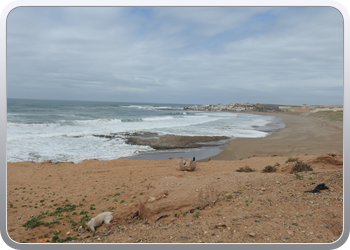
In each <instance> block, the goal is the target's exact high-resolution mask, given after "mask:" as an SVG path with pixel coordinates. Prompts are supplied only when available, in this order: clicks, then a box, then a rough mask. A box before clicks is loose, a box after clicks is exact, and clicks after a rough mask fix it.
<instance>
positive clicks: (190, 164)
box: [179, 159, 197, 171]
mask: <svg viewBox="0 0 350 250" xmlns="http://www.w3.org/2000/svg"><path fill="white" fill-rule="evenodd" d="M179 166H180V170H182V171H193V170H195V168H196V166H197V164H196V162H194V161H192V160H191V159H181V160H180V163H179Z"/></svg>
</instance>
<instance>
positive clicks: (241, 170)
mask: <svg viewBox="0 0 350 250" xmlns="http://www.w3.org/2000/svg"><path fill="white" fill-rule="evenodd" d="M254 171H256V170H255V169H252V168H251V167H249V166H247V165H246V166H244V167H240V168H239V169H237V170H236V172H254Z"/></svg>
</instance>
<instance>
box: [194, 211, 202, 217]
mask: <svg viewBox="0 0 350 250" xmlns="http://www.w3.org/2000/svg"><path fill="white" fill-rule="evenodd" d="M200 214H201V211H196V212H195V213H194V214H193V217H195V218H198V217H199V215H200Z"/></svg>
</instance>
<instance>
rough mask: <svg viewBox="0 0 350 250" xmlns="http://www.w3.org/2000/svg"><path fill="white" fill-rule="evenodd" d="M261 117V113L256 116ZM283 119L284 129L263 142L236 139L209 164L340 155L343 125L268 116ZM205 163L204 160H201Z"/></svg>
mask: <svg viewBox="0 0 350 250" xmlns="http://www.w3.org/2000/svg"><path fill="white" fill-rule="evenodd" d="M257 114H259V115H263V114H261V113H257ZM268 115H274V116H277V117H280V118H282V119H283V122H284V123H285V124H286V127H285V128H282V129H279V130H278V131H276V132H274V133H272V134H271V135H269V136H267V137H264V138H236V139H234V140H231V141H229V142H227V144H228V146H226V147H222V148H221V149H222V150H223V152H222V153H220V154H218V155H216V156H212V157H210V159H212V160H238V159H243V158H248V157H253V156H259V157H264V156H295V155H305V154H310V155H321V154H326V153H342V152H343V123H342V122H335V121H326V120H322V119H319V118H317V117H311V116H305V115H298V114H283V113H272V114H271V113H269V114H268ZM205 160H206V159H205Z"/></svg>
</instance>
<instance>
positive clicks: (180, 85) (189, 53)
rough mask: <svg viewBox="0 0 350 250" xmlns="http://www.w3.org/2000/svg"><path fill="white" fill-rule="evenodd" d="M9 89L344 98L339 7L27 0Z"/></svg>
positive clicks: (150, 98) (107, 95) (74, 94)
mask: <svg viewBox="0 0 350 250" xmlns="http://www.w3.org/2000/svg"><path fill="white" fill-rule="evenodd" d="M7 97H8V98H26V99H57V100H91V101H115V102H150V103H155V102H156V103H185V104H218V103H221V104H228V103H245V102H250V103H269V104H285V105H302V104H307V105H341V104H343V18H342V15H341V13H340V12H339V11H338V10H336V9H335V8H332V7H223V8H221V7H19V8H16V9H14V10H12V11H11V12H10V14H9V15H8V18H7Z"/></svg>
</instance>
